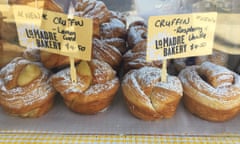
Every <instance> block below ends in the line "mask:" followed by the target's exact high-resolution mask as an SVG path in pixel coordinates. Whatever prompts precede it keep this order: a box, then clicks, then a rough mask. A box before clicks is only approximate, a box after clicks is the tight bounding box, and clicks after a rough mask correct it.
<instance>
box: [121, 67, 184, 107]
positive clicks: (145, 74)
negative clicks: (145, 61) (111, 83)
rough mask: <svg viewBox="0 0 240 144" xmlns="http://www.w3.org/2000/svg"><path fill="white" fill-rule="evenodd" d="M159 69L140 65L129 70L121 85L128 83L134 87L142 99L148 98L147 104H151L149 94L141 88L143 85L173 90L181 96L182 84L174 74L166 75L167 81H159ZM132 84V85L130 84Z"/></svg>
mask: <svg viewBox="0 0 240 144" xmlns="http://www.w3.org/2000/svg"><path fill="white" fill-rule="evenodd" d="M160 76H161V69H160V68H156V67H147V66H146V67H142V68H140V69H138V70H131V71H130V72H128V73H127V74H126V75H125V76H124V79H123V82H122V83H123V85H129V87H131V88H132V89H136V91H137V92H138V93H140V95H141V96H142V97H144V99H148V102H149V104H150V105H151V107H153V106H152V104H151V100H150V96H147V95H146V94H145V93H144V91H143V88H144V87H152V88H154V87H161V88H163V89H168V90H172V91H175V92H176V93H178V94H179V96H182V85H181V83H180V81H179V79H178V78H177V77H175V76H170V75H168V81H167V82H161V77H160ZM130 84H132V86H130Z"/></svg>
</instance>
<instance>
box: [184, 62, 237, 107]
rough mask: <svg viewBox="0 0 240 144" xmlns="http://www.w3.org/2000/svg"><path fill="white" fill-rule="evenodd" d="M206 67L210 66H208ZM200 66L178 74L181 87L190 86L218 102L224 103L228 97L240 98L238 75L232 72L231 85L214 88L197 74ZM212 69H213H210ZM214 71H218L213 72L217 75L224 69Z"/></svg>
mask: <svg viewBox="0 0 240 144" xmlns="http://www.w3.org/2000/svg"><path fill="white" fill-rule="evenodd" d="M208 66H212V65H209V64H208ZM199 68H200V66H190V67H187V68H186V69H184V70H182V71H181V72H180V74H179V78H180V80H181V81H182V83H183V85H185V86H188V85H190V86H191V87H193V88H194V89H196V90H197V91H199V92H200V93H204V94H205V95H207V96H209V97H211V98H217V99H218V100H219V101H222V102H224V101H226V100H228V98H229V97H232V98H233V97H235V96H238V95H239V96H240V77H239V75H237V74H235V73H234V72H231V73H232V74H233V76H234V83H232V84H231V85H229V84H227V85H222V86H219V87H216V88H214V87H213V86H211V85H210V84H208V83H207V82H206V81H204V80H203V79H202V78H201V77H200V76H199V74H198V72H197V71H198V69H199ZM211 69H213V68H211ZM214 70H216V71H218V72H215V73H214V75H215V74H218V73H219V71H220V72H223V71H225V70H224V69H219V67H218V68H214Z"/></svg>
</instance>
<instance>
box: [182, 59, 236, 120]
mask: <svg viewBox="0 0 240 144" xmlns="http://www.w3.org/2000/svg"><path fill="white" fill-rule="evenodd" d="M179 78H180V80H181V82H182V84H183V89H184V96H183V101H184V105H185V106H186V108H187V109H188V110H189V111H190V112H191V113H193V114H195V115H197V116H198V117H200V118H202V119H205V120H209V121H218V122H220V121H226V120H229V119H231V118H233V117H234V116H236V115H237V114H238V112H239V109H240V76H239V75H237V74H236V73H234V72H232V71H230V70H228V69H227V68H225V67H222V66H219V65H216V64H213V63H211V62H204V63H202V64H201V65H200V66H190V67H186V68H185V69H183V70H182V71H181V72H180V74H179Z"/></svg>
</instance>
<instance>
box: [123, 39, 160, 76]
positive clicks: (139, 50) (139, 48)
mask: <svg viewBox="0 0 240 144" xmlns="http://www.w3.org/2000/svg"><path fill="white" fill-rule="evenodd" d="M146 49H147V41H146V40H142V41H140V42H139V43H137V44H136V45H135V46H134V48H132V49H130V50H128V51H127V52H126V53H125V54H124V55H123V68H124V72H128V71H130V70H131V69H139V68H141V67H143V66H153V67H159V68H160V67H162V61H160V60H158V61H152V62H147V61H146Z"/></svg>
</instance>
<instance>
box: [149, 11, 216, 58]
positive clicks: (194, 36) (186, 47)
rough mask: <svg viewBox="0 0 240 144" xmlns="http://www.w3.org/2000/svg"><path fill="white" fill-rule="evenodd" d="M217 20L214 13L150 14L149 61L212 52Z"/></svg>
mask: <svg viewBox="0 0 240 144" xmlns="http://www.w3.org/2000/svg"><path fill="white" fill-rule="evenodd" d="M216 22H217V13H215V12H212V13H193V14H184V15H169V16H152V17H150V18H149V22H148V27H149V29H148V47H147V61H153V60H163V59H173V58H183V57H191V56H200V55H208V54H211V53H212V49H213V43H214V33H215V28H216Z"/></svg>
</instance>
